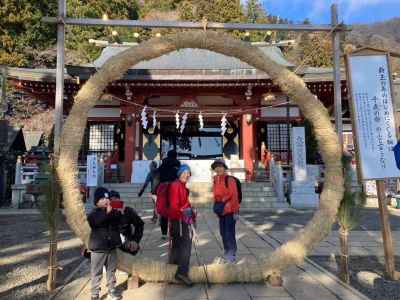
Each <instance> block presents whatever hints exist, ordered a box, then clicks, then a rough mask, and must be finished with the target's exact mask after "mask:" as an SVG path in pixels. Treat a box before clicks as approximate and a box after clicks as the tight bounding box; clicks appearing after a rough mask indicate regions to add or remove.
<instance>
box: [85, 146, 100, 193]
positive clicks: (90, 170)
mask: <svg viewBox="0 0 400 300" xmlns="http://www.w3.org/2000/svg"><path fill="white" fill-rule="evenodd" d="M98 173H99V165H98V162H97V155H96V154H90V155H88V156H87V164H86V186H97V180H98Z"/></svg>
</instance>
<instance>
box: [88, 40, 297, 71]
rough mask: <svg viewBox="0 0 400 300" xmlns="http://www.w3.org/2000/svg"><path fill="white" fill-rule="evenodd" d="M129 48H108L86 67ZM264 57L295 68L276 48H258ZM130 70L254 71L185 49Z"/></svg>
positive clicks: (230, 59)
mask: <svg viewBox="0 0 400 300" xmlns="http://www.w3.org/2000/svg"><path fill="white" fill-rule="evenodd" d="M127 49H129V47H126V46H125V47H124V46H108V47H106V48H104V49H103V51H102V53H101V55H100V56H99V57H98V58H97V59H96V60H94V61H93V62H92V63H90V64H88V65H87V66H90V67H96V68H100V67H102V66H103V65H104V63H105V62H106V61H107V60H108V59H109V58H111V57H113V56H115V55H117V54H118V53H121V52H123V51H125V50H127ZM258 49H260V50H261V51H262V52H263V53H264V54H265V55H266V56H268V57H269V58H270V59H272V60H273V61H274V62H276V63H277V64H279V65H282V66H285V67H288V68H290V67H295V65H294V64H292V63H291V62H289V61H288V60H286V58H285V57H284V56H283V54H282V51H281V50H280V48H279V47H276V46H270V45H268V46H258ZM130 69H140V70H208V69H211V70H216V69H217V70H227V69H228V70H236V69H254V68H253V67H252V66H249V65H248V64H246V63H245V62H243V61H241V60H240V59H238V58H236V57H232V56H227V55H224V54H220V53H216V52H213V51H210V50H206V49H192V48H185V49H180V50H176V51H172V52H171V53H168V54H165V55H162V56H160V57H157V58H154V59H151V60H148V61H142V62H140V63H138V64H136V65H134V66H132V67H130Z"/></svg>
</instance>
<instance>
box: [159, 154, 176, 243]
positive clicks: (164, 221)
mask: <svg viewBox="0 0 400 300" xmlns="http://www.w3.org/2000/svg"><path fill="white" fill-rule="evenodd" d="M177 157H178V154H177V153H176V151H175V150H169V151H168V153H167V157H166V158H164V159H163V160H162V162H161V165H160V167H159V168H158V171H159V173H160V184H159V186H161V185H163V184H168V183H171V182H173V181H175V180H176V179H178V176H177V172H178V169H179V167H180V166H181V163H180V161H179V160H178V159H177ZM160 227H161V234H162V237H161V238H162V239H164V240H165V239H167V233H168V218H166V217H164V216H160Z"/></svg>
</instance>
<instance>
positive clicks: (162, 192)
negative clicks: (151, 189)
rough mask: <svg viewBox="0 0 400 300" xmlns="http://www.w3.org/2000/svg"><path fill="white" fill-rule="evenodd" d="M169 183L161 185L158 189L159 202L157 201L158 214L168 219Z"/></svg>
mask: <svg viewBox="0 0 400 300" xmlns="http://www.w3.org/2000/svg"><path fill="white" fill-rule="evenodd" d="M168 192H169V183H166V182H164V183H160V184H159V185H158V187H157V193H156V195H157V200H156V212H157V213H158V214H159V215H161V216H163V217H168V208H169V199H168Z"/></svg>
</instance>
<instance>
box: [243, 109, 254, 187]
mask: <svg viewBox="0 0 400 300" xmlns="http://www.w3.org/2000/svg"><path fill="white" fill-rule="evenodd" d="M254 129H255V126H254V123H253V116H252V115H251V114H244V115H242V130H241V133H242V134H241V140H242V141H241V145H242V157H243V160H244V168H245V169H246V181H251V180H252V179H253V175H254V160H255V156H256V155H255V145H254V140H255V139H254V137H255V130H254Z"/></svg>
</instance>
